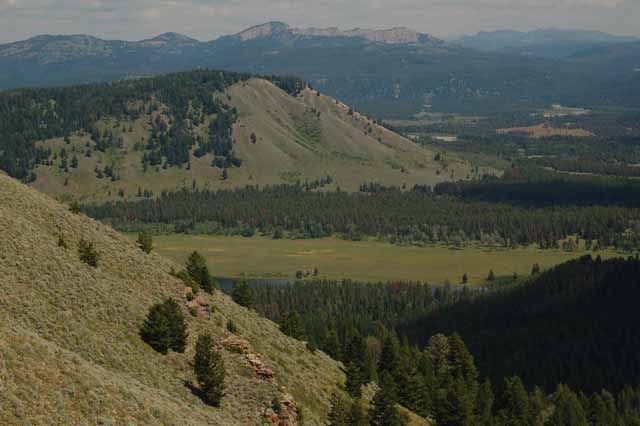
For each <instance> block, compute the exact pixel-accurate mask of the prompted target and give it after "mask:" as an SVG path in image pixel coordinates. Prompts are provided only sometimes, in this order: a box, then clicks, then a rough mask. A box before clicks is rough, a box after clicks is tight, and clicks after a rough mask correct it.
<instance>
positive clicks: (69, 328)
mask: <svg viewBox="0 0 640 426" xmlns="http://www.w3.org/2000/svg"><path fill="white" fill-rule="evenodd" d="M0 199H1V201H2V202H1V203H0V232H2V239H1V240H0V424H1V425H27V424H28V425H52V424H59V425H95V424H100V425H138V426H140V425H177V424H180V425H205V424H207V425H210V424H215V425H260V424H263V414H262V413H264V410H265V409H266V407H270V406H271V401H272V399H273V398H274V397H275V398H280V399H285V398H287V397H288V396H287V395H290V397H292V398H293V399H294V400H295V402H296V403H297V405H298V406H299V407H302V410H303V412H304V417H305V422H306V423H305V424H312V425H319V424H322V420H323V418H324V416H325V415H326V413H327V411H328V400H329V397H330V394H331V392H332V391H333V390H334V388H335V386H336V384H338V383H339V382H342V381H343V380H344V377H343V374H342V372H341V371H340V369H339V366H338V364H337V363H336V362H334V361H332V360H331V359H330V358H328V357H327V356H326V355H324V354H323V353H320V352H316V353H311V352H310V351H309V350H308V349H307V348H306V347H305V344H304V343H303V342H299V341H296V340H293V339H290V338H288V337H286V336H285V335H283V334H282V333H281V332H280V331H279V330H278V327H277V326H276V325H275V324H274V323H272V322H270V321H268V320H265V319H262V318H260V317H259V316H258V314H257V313H255V312H252V311H250V310H247V309H245V308H242V307H240V306H238V305H236V304H234V303H233V302H232V301H231V300H230V299H228V298H227V297H226V296H224V295H222V294H221V293H219V292H218V293H216V294H214V295H213V296H208V295H203V294H200V295H199V296H198V298H199V299H196V300H197V301H198V307H197V308H198V309H197V314H196V315H194V314H192V313H191V312H189V310H188V309H187V306H186V304H187V300H186V299H185V297H184V286H183V285H182V284H181V282H180V281H179V280H177V279H176V278H174V277H173V276H172V275H170V271H171V269H172V268H177V266H175V265H174V264H172V263H171V262H169V261H167V260H165V259H163V258H162V257H160V256H159V255H157V254H153V253H152V254H151V255H146V254H144V253H143V252H142V251H141V250H139V249H138V248H137V247H136V245H135V244H134V243H133V242H132V241H130V240H129V239H127V238H126V237H124V236H121V235H120V234H118V233H117V232H115V231H114V230H112V229H111V228H108V227H106V226H104V225H102V224H100V223H98V222H95V221H93V220H91V219H89V218H87V217H85V216H82V215H76V214H73V213H71V212H70V211H68V209H67V208H66V207H65V206H64V205H61V204H59V203H57V202H56V201H54V200H53V199H51V198H50V197H48V196H47V195H44V194H41V193H38V192H37V191H35V190H33V189H30V188H28V187H27V186H25V185H23V184H20V183H18V182H17V181H15V180H13V179H11V178H9V177H7V176H5V175H2V174H0ZM61 238H62V239H63V240H64V242H65V244H66V248H65V247H61V246H60V244H59V240H60V239H61ZM81 238H84V239H85V240H87V241H90V242H92V243H93V244H94V245H95V247H96V249H97V252H98V254H99V262H98V267H97V268H93V267H90V266H88V265H86V264H84V263H82V262H81V261H80V260H79V257H78V242H79V240H80V239H81ZM167 297H173V298H175V299H176V300H178V301H179V303H180V305H181V306H182V309H183V310H184V312H185V315H186V317H187V322H188V328H189V340H188V346H187V350H186V352H185V353H184V354H176V353H170V354H169V355H167V356H163V355H160V354H158V353H156V352H154V351H153V350H152V349H151V348H150V347H149V346H147V345H146V344H145V343H144V342H142V341H141V339H140V338H139V336H138V329H139V326H140V324H141V323H142V321H143V319H144V317H145V316H146V314H147V311H148V309H149V307H150V306H151V305H152V304H154V303H156V302H159V301H162V300H163V299H164V298H167ZM228 320H232V321H233V322H235V323H236V325H237V327H238V330H239V332H238V335H237V338H234V337H232V338H231V340H232V341H233V340H234V339H236V343H237V339H242V340H246V343H244V342H242V341H241V342H242V344H241V345H240V346H243V345H244V346H246V347H248V348H249V350H250V351H251V353H253V354H255V355H256V356H257V357H258V358H259V359H260V360H261V361H262V362H263V363H264V366H266V367H267V368H268V369H271V370H272V371H273V374H274V375H273V378H271V379H261V378H258V377H257V376H256V375H255V374H254V373H255V372H254V370H252V368H251V367H250V365H249V363H248V361H247V356H246V351H245V353H244V355H243V354H242V353H238V352H239V351H238V350H237V349H236V350H230V349H226V347H227V346H223V347H221V349H220V350H221V353H222V355H223V358H224V361H225V364H226V369H227V379H226V381H227V390H226V397H225V398H224V400H223V404H222V408H220V409H218V408H212V407H209V406H206V405H205V404H204V403H203V402H201V400H200V399H199V398H198V397H197V396H195V395H194V393H192V391H191V390H190V389H189V388H188V387H187V386H186V383H187V382H188V381H194V377H193V376H192V367H191V365H190V362H191V360H192V359H193V354H194V343H195V339H196V338H197V336H198V334H199V333H201V332H203V331H208V332H211V333H212V334H213V336H214V339H215V341H216V343H219V344H221V343H222V342H223V341H224V339H225V338H227V339H229V336H230V334H229V333H228V332H227V331H226V323H227V321H228ZM227 342H228V341H227ZM240 352H242V351H240Z"/></svg>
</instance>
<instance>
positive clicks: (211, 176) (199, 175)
mask: <svg viewBox="0 0 640 426" xmlns="http://www.w3.org/2000/svg"><path fill="white" fill-rule="evenodd" d="M196 88H197V85H196ZM215 96H216V97H217V99H218V100H217V102H218V103H219V104H223V105H227V106H228V107H229V108H234V109H235V111H237V120H236V121H235V122H234V123H233V124H232V127H231V129H232V133H231V138H232V139H233V155H235V156H236V157H237V158H239V159H240V160H241V162H242V164H241V166H240V167H228V168H227V172H226V173H227V175H228V177H227V179H223V178H222V173H223V168H221V167H213V166H212V162H213V161H214V159H215V158H216V155H215V153H207V154H206V155H204V156H196V155H195V153H196V150H197V149H198V146H199V144H198V143H195V144H193V146H191V147H190V148H189V154H188V161H185V162H184V163H183V164H178V165H174V166H171V167H167V168H165V167H164V165H163V164H157V165H155V166H149V167H147V168H146V171H145V170H144V167H143V157H144V156H146V155H148V153H149V152H150V151H149V150H148V149H147V148H146V147H147V146H149V144H150V143H151V138H152V135H153V134H154V132H155V131H156V129H157V127H158V124H157V123H158V122H165V121H166V122H170V123H172V124H170V125H171V126H176V122H177V119H176V117H175V116H176V113H175V111H174V109H173V108H170V107H169V106H167V105H161V106H157V108H156V109H155V110H152V111H150V110H151V108H145V109H144V112H143V113H142V114H140V115H138V116H137V117H136V118H135V119H131V120H130V119H127V118H122V117H114V116H104V117H102V118H100V120H99V121H98V122H97V124H96V125H95V128H97V129H98V130H97V133H101V134H106V133H108V134H109V135H111V136H110V137H111V138H112V139H113V140H117V141H118V142H117V143H115V144H111V145H110V146H109V147H108V148H107V149H106V150H100V149H97V143H96V142H95V140H94V139H95V136H94V135H92V134H91V133H88V132H85V131H76V132H73V133H72V134H70V135H68V138H67V139H68V140H67V141H66V142H67V143H66V142H65V140H64V138H62V137H58V138H48V139H44V140H40V141H38V142H37V143H36V147H37V149H40V150H45V151H47V158H48V160H49V162H50V164H49V163H47V161H44V162H41V163H40V164H38V165H37V166H36V169H35V174H36V180H35V181H34V182H33V185H34V187H35V188H37V189H39V190H41V191H43V192H45V193H49V194H52V195H56V196H61V197H62V198H63V199H67V200H68V199H80V200H82V201H103V200H106V199H115V198H126V199H131V198H139V195H141V194H140V192H141V193H142V194H144V192H145V191H148V192H153V194H154V195H159V194H160V193H161V191H163V190H175V189H179V188H182V187H188V188H192V187H193V186H194V185H195V186H196V187H198V188H201V189H202V188H233V187H238V186H245V185H256V184H259V185H265V184H277V183H294V182H296V181H305V180H309V181H314V180H319V179H323V178H326V177H327V176H329V177H331V178H332V182H331V184H330V185H328V186H327V188H326V189H335V188H336V187H340V188H341V189H343V190H349V191H354V190H357V189H358V187H359V185H360V184H362V183H364V182H374V181H375V182H380V183H383V184H385V185H397V186H401V185H403V184H406V185H407V186H409V187H410V186H413V185H414V184H429V185H434V184H436V183H438V182H442V181H445V180H450V179H465V178H471V177H475V176H477V175H478V174H481V173H484V172H486V171H487V170H473V169H472V167H471V165H470V164H469V163H466V162H463V161H461V160H457V159H455V158H453V157H449V156H445V157H446V159H445V161H439V162H436V161H434V157H435V155H436V153H434V152H432V151H428V150H426V149H424V148H422V147H420V146H418V145H417V144H415V143H413V142H411V141H409V140H407V139H405V138H403V137H401V136H399V135H397V134H396V133H393V132H391V131H389V130H388V129H386V128H384V127H382V126H380V125H378V124H377V123H375V122H374V121H373V120H371V119H369V118H368V117H366V116H364V115H361V114H359V113H358V112H353V111H352V110H350V108H349V107H348V106H347V105H345V104H343V103H340V102H338V101H336V100H334V99H332V98H330V97H327V96H324V95H321V94H318V92H316V91H314V90H311V89H304V90H302V91H301V92H300V93H298V94H297V95H296V96H292V95H290V94H288V93H287V92H285V91H284V90H282V89H280V88H279V87H277V86H276V85H275V84H274V83H272V82H271V81H268V80H264V79H258V78H253V79H248V80H243V81H240V82H237V83H235V84H232V85H230V86H229V87H227V88H226V89H225V90H223V91H219V92H216V94H215ZM142 99H143V98H141V100H140V102H142ZM216 117H217V114H203V118H200V117H199V121H198V122H197V123H196V124H194V123H193V121H190V122H189V126H190V128H191V129H192V130H191V132H192V134H193V137H194V138H201V140H207V138H209V137H210V135H211V130H210V125H211V123H212V121H214V120H216ZM169 131H170V130H169ZM63 149H64V151H65V155H66V158H67V160H66V161H67V163H69V162H70V161H71V158H72V156H73V155H75V156H76V158H77V159H78V167H77V168H73V167H67V171H65V169H63V168H61V161H62V160H61V157H62V150H63ZM87 152H89V153H88V154H87ZM88 155H90V156H88ZM166 161H167V160H166V157H163V162H166ZM45 163H46V164H45ZM106 168H110V169H112V171H113V174H115V175H117V176H118V178H119V180H116V181H114V180H112V179H110V178H109V177H108V176H103V177H102V178H100V177H99V176H98V173H97V170H100V173H103V171H105V170H106Z"/></svg>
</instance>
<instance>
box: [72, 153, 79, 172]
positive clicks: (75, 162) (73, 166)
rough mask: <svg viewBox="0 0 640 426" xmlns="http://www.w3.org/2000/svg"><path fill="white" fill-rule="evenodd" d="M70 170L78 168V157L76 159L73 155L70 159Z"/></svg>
mask: <svg viewBox="0 0 640 426" xmlns="http://www.w3.org/2000/svg"><path fill="white" fill-rule="evenodd" d="M71 168H72V169H77V168H78V157H76V155H75V154H73V157H72V158H71Z"/></svg>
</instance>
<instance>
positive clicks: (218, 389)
mask: <svg viewBox="0 0 640 426" xmlns="http://www.w3.org/2000/svg"><path fill="white" fill-rule="evenodd" d="M193 369H194V372H195V374H196V378H197V380H198V385H199V386H200V390H201V392H202V395H203V399H204V401H205V402H206V403H207V404H210V405H213V406H216V407H219V406H220V403H221V402H222V398H223V397H224V389H225V384H224V377H225V368H224V362H223V360H222V357H221V356H220V354H219V353H218V352H217V351H216V350H214V349H213V339H212V338H211V335H210V334H201V335H200V336H198V341H197V342H196V354H195V357H194V360H193Z"/></svg>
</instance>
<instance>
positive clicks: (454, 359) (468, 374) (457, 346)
mask: <svg viewBox="0 0 640 426" xmlns="http://www.w3.org/2000/svg"><path fill="white" fill-rule="evenodd" d="M448 357H449V365H450V366H451V374H452V376H453V378H454V379H458V378H459V379H462V380H463V381H464V383H465V387H466V389H467V391H468V392H469V394H470V397H471V398H472V399H473V400H475V397H476V392H477V389H478V371H477V369H476V366H475V364H474V361H473V356H472V355H471V353H470V352H469V350H468V349H467V346H466V345H465V344H464V341H463V340H462V338H461V337H460V335H459V334H457V333H454V334H453V335H452V336H451V337H449V354H448Z"/></svg>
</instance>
